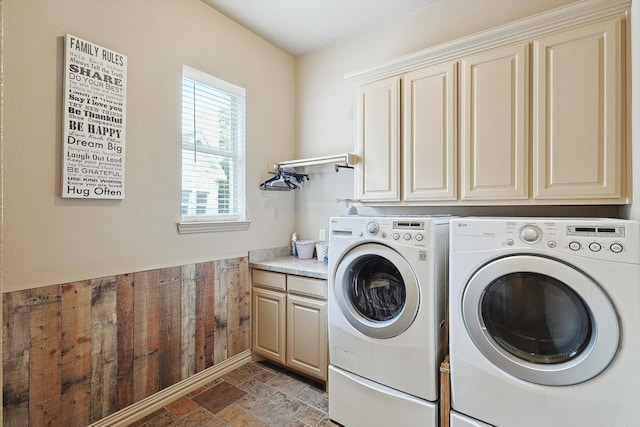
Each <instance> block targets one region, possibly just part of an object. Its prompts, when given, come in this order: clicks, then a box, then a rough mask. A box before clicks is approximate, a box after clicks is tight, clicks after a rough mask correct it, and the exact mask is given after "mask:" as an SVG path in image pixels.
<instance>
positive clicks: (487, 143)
mask: <svg viewBox="0 0 640 427" xmlns="http://www.w3.org/2000/svg"><path fill="white" fill-rule="evenodd" d="M527 56H528V45H527V44H526V43H524V44H518V45H513V46H507V47H504V48H498V49H492V50H490V51H487V52H483V53H480V54H477V55H473V56H469V57H467V58H464V59H463V60H462V61H461V79H460V83H461V88H460V92H461V96H460V104H461V108H460V114H461V117H460V120H461V124H460V129H461V135H460V138H461V143H460V150H461V153H460V168H461V170H460V176H461V182H460V185H461V189H460V193H461V194H460V198H461V199H462V200H505V199H511V200H517V199H526V198H527V197H528V180H527V159H528V155H527V149H528V144H527V141H528V137H527V135H528V131H527V111H528V109H527V102H528V60H527Z"/></svg>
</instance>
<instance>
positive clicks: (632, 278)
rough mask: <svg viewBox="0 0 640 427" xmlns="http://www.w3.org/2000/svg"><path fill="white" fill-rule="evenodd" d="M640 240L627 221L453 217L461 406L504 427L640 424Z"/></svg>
mask: <svg viewBox="0 0 640 427" xmlns="http://www.w3.org/2000/svg"><path fill="white" fill-rule="evenodd" d="M639 240H640V232H639V229H638V223H637V222H635V221H628V220H620V219H585V218H582V219H577V218H576V219H572V218H566V219H554V218H464V219H454V220H452V223H451V241H450V258H449V262H450V310H449V311H450V366H451V393H452V395H451V405H452V410H453V413H455V414H460V415H463V416H466V417H469V418H470V419H472V420H478V421H481V422H483V423H486V424H489V425H492V426H498V427H540V426H545V427H571V426H575V427H602V426H616V427H632V426H638V425H639V423H640V405H638V402H639V400H638V396H639V394H638V384H640V365H639V364H638V361H639V360H640V333H638V330H639V327H640V282H638V278H639V277H640V248H639ZM481 425H482V424H481Z"/></svg>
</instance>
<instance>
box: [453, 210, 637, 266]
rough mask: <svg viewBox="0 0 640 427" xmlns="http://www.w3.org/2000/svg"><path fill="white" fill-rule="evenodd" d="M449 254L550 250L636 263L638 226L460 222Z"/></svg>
mask: <svg viewBox="0 0 640 427" xmlns="http://www.w3.org/2000/svg"><path fill="white" fill-rule="evenodd" d="M451 233H452V234H455V235H456V239H455V245H454V244H453V243H452V246H451V250H472V251H478V250H492V249H510V250H522V251H527V250H534V249H535V250H537V249H541V250H542V249H544V250H551V251H553V252H564V253H567V254H575V255H580V256H585V257H590V258H598V259H607V260H612V261H619V262H632V263H640V250H639V246H638V241H639V240H640V239H639V238H640V232H639V227H638V223H637V222H636V221H630V220H616V219H600V218H595V219H585V218H576V219H571V218H566V219H565V218H562V219H557V218H549V219H547V218H460V219H454V220H452V222H451Z"/></svg>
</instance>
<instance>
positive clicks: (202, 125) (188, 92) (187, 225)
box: [178, 66, 249, 233]
mask: <svg viewBox="0 0 640 427" xmlns="http://www.w3.org/2000/svg"><path fill="white" fill-rule="evenodd" d="M244 129H245V90H244V89H243V88H240V87H238V86H234V85H232V84H230V83H227V82H225V81H222V80H220V79H217V78H215V77H213V76H210V75H208V74H206V73H203V72H200V71H197V70H194V69H193V68H189V67H186V66H185V67H183V73H182V196H181V197H182V200H181V212H182V219H181V222H180V223H179V224H178V230H179V231H180V233H190V232H200V231H216V230H233V229H247V228H248V224H249V223H248V221H247V218H246V206H245V203H246V195H245V132H244Z"/></svg>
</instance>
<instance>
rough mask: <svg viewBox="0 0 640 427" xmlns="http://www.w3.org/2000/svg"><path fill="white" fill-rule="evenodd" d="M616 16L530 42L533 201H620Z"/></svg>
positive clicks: (619, 53) (619, 67)
mask: <svg viewBox="0 0 640 427" xmlns="http://www.w3.org/2000/svg"><path fill="white" fill-rule="evenodd" d="M621 42H622V40H621V26H620V21H618V20H615V21H609V22H601V23H597V24H592V25H588V26H583V27H579V28H576V29H573V30H568V31H563V32H560V33H556V34H554V35H551V36H549V37H544V38H540V39H538V40H535V42H534V90H533V94H534V107H533V108H534V112H533V120H534V129H533V130H534V132H533V134H534V136H533V138H534V147H535V148H534V159H533V173H534V177H533V192H534V198H536V199H590V198H591V199H593V198H596V199H597V198H605V199H606V198H613V199H619V198H621V197H622V193H621V191H622V190H621V179H622V173H623V163H622V162H623V160H622V150H623V148H624V144H623V141H624V140H625V134H624V132H623V129H622V114H623V113H622V109H623V108H622V107H623V99H622V98H623V97H622V94H621V87H622V85H623V84H624V81H623V74H622V59H621V58H622V55H623V53H624V52H623V50H622V43H621Z"/></svg>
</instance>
